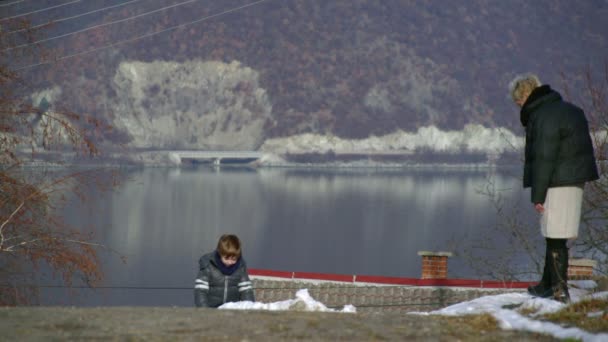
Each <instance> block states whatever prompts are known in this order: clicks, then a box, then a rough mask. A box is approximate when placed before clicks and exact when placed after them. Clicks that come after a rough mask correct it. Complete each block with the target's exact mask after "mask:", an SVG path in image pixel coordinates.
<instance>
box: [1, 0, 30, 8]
mask: <svg viewBox="0 0 608 342" xmlns="http://www.w3.org/2000/svg"><path fill="white" fill-rule="evenodd" d="M23 1H24V0H17V1H13V2H9V3H7V4H0V7H6V6H10V5H14V4H18V3H20V2H23Z"/></svg>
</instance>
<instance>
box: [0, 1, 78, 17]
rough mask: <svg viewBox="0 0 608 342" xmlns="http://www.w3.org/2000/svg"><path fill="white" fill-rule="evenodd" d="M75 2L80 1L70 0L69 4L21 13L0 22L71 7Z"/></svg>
mask: <svg viewBox="0 0 608 342" xmlns="http://www.w3.org/2000/svg"><path fill="white" fill-rule="evenodd" d="M76 2H80V0H72V1H70V2H65V3H63V4H59V5H55V6H51V7H46V8H42V9H39V10H35V11H32V12H27V13H21V14H17V15H14V16H12V17H6V18H0V21H5V20H9V19H15V18H19V17H23V16H25V15H29V14H34V13H40V12H44V11H48V10H52V9H55V8H59V7H62V6H66V5H71V4H73V3H76Z"/></svg>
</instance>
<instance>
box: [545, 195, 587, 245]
mask: <svg viewBox="0 0 608 342" xmlns="http://www.w3.org/2000/svg"><path fill="white" fill-rule="evenodd" d="M583 188H584V184H580V185H576V186H560V187H555V188H549V190H548V191H547V198H546V199H545V203H544V205H543V206H544V207H545V212H544V213H543V214H542V215H541V217H540V227H541V228H540V229H541V232H542V234H543V236H544V237H548V238H553V239H572V238H576V237H577V236H578V226H579V224H580V221H581V206H582V204H583Z"/></svg>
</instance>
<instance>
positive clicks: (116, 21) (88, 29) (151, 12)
mask: <svg viewBox="0 0 608 342" xmlns="http://www.w3.org/2000/svg"><path fill="white" fill-rule="evenodd" d="M79 1H80V0H79ZM195 1H198V0H187V1H184V2H180V3H178V4H173V5H169V6H165V7H162V8H159V9H155V10H153V11H150V12H145V13H140V14H138V15H134V16H131V17H128V18H123V19H118V20H114V21H110V22H108V23H102V24H98V25H93V26H91V27H87V28H84V29H81V30H77V31H72V32H69V33H65V34H62V35H59V36H55V37H51V38H45V39H41V40H37V41H35V42H31V43H27V44H21V45H17V46H13V47H10V48H6V49H4V50H2V51H9V50H14V49H19V48H23V47H26V46H31V45H36V44H39V43H44V42H48V41H51V40H55V39H59V38H64V37H67V36H71V35H74V34H78V33H82V32H86V31H90V30H92V29H96V28H99V27H104V26H109V25H113V24H117V23H122V22H125V21H129V20H133V19H137V18H140V17H144V16H146V15H150V14H153V13H156V12H160V11H164V10H166V9H169V8H173V7H177V6H181V5H185V4H188V3H191V2H195Z"/></svg>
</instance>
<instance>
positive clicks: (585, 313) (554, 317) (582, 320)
mask: <svg viewBox="0 0 608 342" xmlns="http://www.w3.org/2000/svg"><path fill="white" fill-rule="evenodd" d="M541 318H542V319H545V320H548V321H551V322H554V323H558V324H560V325H565V326H575V327H578V328H580V329H583V330H586V331H589V332H594V333H598V332H608V299H589V300H583V301H580V302H578V303H574V304H571V305H568V306H567V307H565V308H564V309H562V310H560V311H557V312H554V313H550V314H546V315H543V316H542V317H541Z"/></svg>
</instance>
